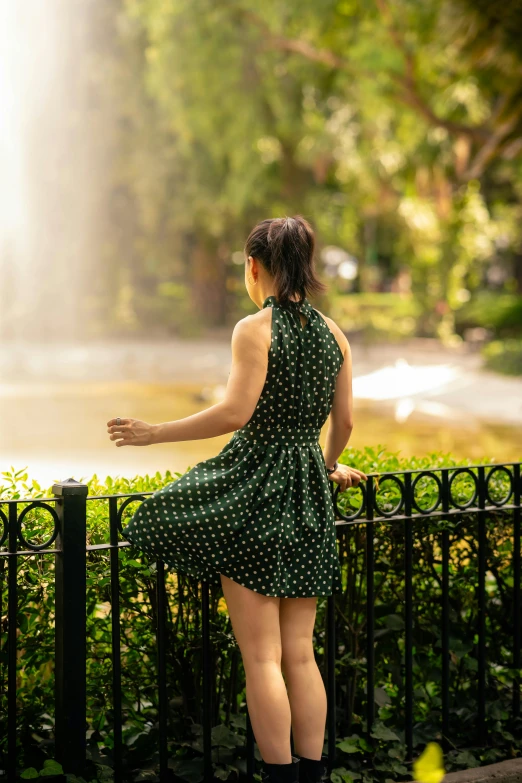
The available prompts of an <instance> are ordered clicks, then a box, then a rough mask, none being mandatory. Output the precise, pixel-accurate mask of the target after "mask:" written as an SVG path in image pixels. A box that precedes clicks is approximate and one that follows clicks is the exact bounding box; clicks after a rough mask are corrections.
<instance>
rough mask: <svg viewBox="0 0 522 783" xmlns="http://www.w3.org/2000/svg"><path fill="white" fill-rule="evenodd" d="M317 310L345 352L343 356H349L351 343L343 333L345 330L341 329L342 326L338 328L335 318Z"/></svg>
mask: <svg viewBox="0 0 522 783" xmlns="http://www.w3.org/2000/svg"><path fill="white" fill-rule="evenodd" d="M315 310H316V311H317V312H318V313H319V315H320V316H321V317H322V318H324V320H325V321H326V325H327V326H328V328H329V329H330V331H331V332H332V334H333V336H334V337H335V339H336V340H337V342H338V343H339V347H340V349H341V351H342V352H343V356H349V352H350V343H349V342H348V338H347V337H346V335H345V333H344V332H343V330H342V329H341V328H340V326H337V324H336V323H335V321H334V320H333V318H330V317H329V316H327V315H325V314H324V313H322V312H321V311H320V310H317V308H315Z"/></svg>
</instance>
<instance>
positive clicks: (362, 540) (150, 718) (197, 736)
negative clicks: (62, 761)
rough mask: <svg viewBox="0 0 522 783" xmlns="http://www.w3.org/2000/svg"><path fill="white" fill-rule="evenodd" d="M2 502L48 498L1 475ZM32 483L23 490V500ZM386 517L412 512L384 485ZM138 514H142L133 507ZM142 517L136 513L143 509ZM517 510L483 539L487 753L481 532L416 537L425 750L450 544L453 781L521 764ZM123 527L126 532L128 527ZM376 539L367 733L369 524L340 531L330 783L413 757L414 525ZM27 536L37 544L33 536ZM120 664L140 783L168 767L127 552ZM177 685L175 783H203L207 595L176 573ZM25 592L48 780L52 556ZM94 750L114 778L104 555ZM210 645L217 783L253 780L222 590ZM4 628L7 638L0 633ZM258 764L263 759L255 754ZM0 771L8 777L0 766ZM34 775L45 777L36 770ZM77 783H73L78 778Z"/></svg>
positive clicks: (23, 710) (151, 660) (21, 731)
mask: <svg viewBox="0 0 522 783" xmlns="http://www.w3.org/2000/svg"><path fill="white" fill-rule="evenodd" d="M341 461H343V462H345V463H347V464H351V465H354V466H357V467H358V468H360V469H362V470H364V471H365V472H366V473H367V474H368V473H375V472H388V471H389V472H400V471H402V470H409V469H417V468H428V467H431V468H433V469H436V468H437V467H442V466H450V465H454V464H455V463H454V461H453V460H452V459H451V457H450V456H449V455H441V454H435V453H433V454H430V455H429V456H428V457H426V458H423V459H414V460H406V459H401V458H399V457H398V456H397V454H390V453H386V452H385V451H384V450H383V449H382V448H377V449H365V450H363V451H356V450H355V449H352V448H348V449H347V450H346V451H345V453H344V454H343V457H342V458H341ZM3 475H4V477H5V479H6V482H5V486H4V487H3V488H0V496H3V497H7V496H8V497H30V496H32V497H38V496H39V497H47V496H49V495H50V494H51V493H50V491H45V492H44V491H42V489H41V488H40V487H39V485H38V484H37V483H36V482H32V484H31V485H28V484H27V483H24V482H27V474H21V473H18V474H16V475H15V474H8V473H4V474H3ZM180 475H181V474H179V473H178V474H174V475H173V474H171V473H170V472H167V473H166V474H165V475H161V474H159V473H157V474H156V475H155V476H154V477H149V476H145V477H143V478H135V479H133V480H127V479H123V478H118V479H116V480H113V479H109V480H108V481H107V483H106V484H105V485H102V484H101V483H100V482H99V481H98V479H97V477H96V476H93V478H92V479H91V480H90V481H89V482H88V483H89V494H90V495H91V496H92V495H106V494H117V493H127V492H129V493H130V492H133V493H138V492H148V491H151V490H154V489H158V488H160V487H162V486H164V485H165V484H167V483H170V482H171V481H174V480H175V479H176V477H179V476H180ZM494 478H495V480H494V481H492V482H491V486H490V494H491V496H492V497H493V498H495V499H496V500H499V499H500V498H502V497H503V496H504V495H505V494H506V492H507V490H508V488H509V486H508V482H507V478H506V475H505V474H502V473H497V474H496V475H495V477H494ZM20 485H22V488H20ZM377 486H378V495H377V500H378V503H379V505H380V506H381V508H384V509H385V510H386V509H387V510H390V509H392V508H393V507H394V506H395V504H396V503H397V502H398V501H399V500H400V497H399V492H398V488H397V487H396V485H395V484H394V483H393V482H386V481H383V482H382V483H381V485H380V486H379V481H377ZM417 489H418V491H417V492H416V500H417V502H418V503H419V505H420V507H421V508H428V507H430V506H431V504H432V503H433V501H434V499H435V482H434V481H433V479H430V478H429V477H425V478H424V479H422V480H420V481H419V482H418V487H417ZM471 489H472V482H471V478H470V476H469V475H467V474H461V475H460V476H459V477H458V478H457V479H456V480H455V482H454V484H453V493H454V496H455V497H456V498H457V499H458V500H459V502H460V503H462V504H465V502H466V500H467V499H468V498H469V495H470V492H471ZM137 502H139V501H137ZM360 502H361V490H360V489H353V490H350V491H348V492H346V493H344V494H343V495H342V497H340V499H339V504H340V506H341V507H342V508H343V510H344V511H345V512H346V513H351V511H352V510H354V509H356V508H357V507H358V505H359V504H360ZM136 507H137V506H136V505H135V504H132V506H131V507H128V509H127V510H126V515H127V514H130V513H132V511H133V510H135V509H136ZM512 515H513V512H512V511H509V510H507V509H506V510H503V509H501V508H499V509H497V510H495V511H494V512H490V513H488V516H487V520H486V526H487V535H488V539H487V541H488V543H487V595H486V613H487V638H486V646H487V650H488V659H487V672H486V677H487V679H486V681H487V728H488V737H489V742H488V743H487V744H486V745H485V746H484V747H478V746H477V744H476V725H477V715H478V704H477V685H476V673H477V667H478V641H477V636H476V628H477V618H478V599H477V591H476V584H477V519H476V516H475V515H474V514H473V513H465V512H463V513H462V514H460V515H459V516H458V517H455V516H453V517H450V518H448V519H447V520H444V521H443V520H441V519H435V518H430V517H426V518H420V519H416V520H415V524H414V576H413V589H414V596H415V606H414V631H413V635H414V651H413V677H414V749H415V754H416V755H418V753H419V752H420V751H421V750H422V748H423V747H424V746H425V744H426V743H427V742H432V741H440V740H441V739H442V738H441V688H442V684H441V668H442V667H441V601H442V596H441V549H440V547H441V533H442V531H443V530H445V531H447V535H448V537H449V546H450V646H451V653H450V654H451V661H450V724H451V734H450V740H451V743H452V748H453V750H452V751H451V752H450V753H449V754H448V755H447V759H446V762H447V763H446V766H447V767H448V770H452V769H461V768H466V767H469V766H473V765H480V764H485V763H489V762H491V761H497V760H502V759H504V758H510V757H513V756H516V755H519V754H520V753H521V751H522V740H521V739H520V738H521V736H522V726H521V725H520V719H517V720H513V719H512V717H511V698H512V688H513V678H514V671H513V669H512V668H511V666H512V649H513V623H512V618H513V602H512V587H513V565H512V560H513V530H512ZM107 520H108V501H107V500H106V499H100V500H89V502H88V543H89V544H101V543H104V542H107V541H108V522H107ZM124 524H125V522H124ZM31 525H32V529H31V535H30V538H31V540H35V539H36V540H45V538H46V537H47V535H48V534H49V530H50V519H49V515H48V513H46V512H45V511H44V510H42V509H35V510H33V511H32V512H31ZM373 527H374V553H375V577H376V586H375V595H376V602H375V625H376V627H375V691H374V694H375V696H374V698H375V705H376V723H375V725H374V727H373V730H372V732H371V735H370V736H368V734H367V731H366V729H367V727H366V725H365V714H366V691H365V688H366V676H367V671H366V653H365V645H366V624H365V623H366V604H365V591H366V560H365V553H366V525H365V523H364V520H363V521H362V522H361V524H354V525H347V526H343V528H342V529H341V530H340V531H339V551H340V556H341V562H342V566H343V583H344V586H345V590H344V592H343V594H342V595H340V596H338V597H337V600H336V620H335V622H336V628H335V633H336V716H337V743H336V744H337V749H338V759H337V761H338V766H337V768H336V770H335V775H336V776H337V777H335V776H334V777H333V778H332V780H335V781H337V783H340V781H348V780H360V781H361V783H374V782H375V783H385V781H393V780H404V779H405V776H407V775H408V774H409V773H410V769H411V763H410V762H408V761H407V760H406V748H405V693H404V681H403V666H404V633H403V631H404V546H403V542H404V523H403V522H400V521H395V520H393V519H391V518H390V519H388V520H387V521H386V523H380V522H376V523H374V525H373ZM26 535H29V534H28V533H27V532H26ZM5 560H6V558H0V569H2V570H1V571H0V580H1V585H0V586H1V601H2V605H3V606H6V601H7V585H6V578H5V569H4V566H3V565H1V564H2V563H4V564H5ZM119 564H120V602H121V626H122V636H121V653H122V677H123V681H122V691H123V740H124V746H125V747H124V759H123V760H124V772H125V779H126V780H129V781H134V780H141V779H144V778H143V775H144V774H145V773H144V772H143V770H145V769H150V770H151V771H152V769H153V768H154V767H155V765H156V764H157V747H158V704H157V688H156V642H155V633H154V628H155V623H156V600H155V581H156V563H155V562H151V561H150V560H149V559H148V558H147V556H146V555H141V554H140V553H139V552H138V551H136V550H134V549H133V548H131V547H129V548H123V549H121V550H120V553H119ZM166 582H167V591H168V627H167V640H166V644H167V682H168V688H169V693H168V698H169V755H170V758H171V765H172V767H173V769H174V770H175V772H176V774H177V776H178V779H180V780H187V781H194V783H198V781H201V780H202V740H201V731H202V727H201V704H202V687H201V686H202V683H201V671H202V641H201V633H200V621H201V612H200V601H201V590H200V587H199V584H198V583H197V582H195V581H194V580H193V579H191V578H188V577H183V576H181V575H180V576H179V578H178V577H177V576H176V574H173V573H168V574H167V579H166ZM18 584H19V585H21V586H22V589H20V590H19V593H18V599H19V605H18V626H19V628H20V635H19V637H18V649H19V655H20V657H19V663H18V693H17V702H18V715H19V719H18V720H19V723H18V751H19V758H18V761H19V763H20V764H21V765H22V768H24V769H28V768H33V769H34V770H36V771H38V770H40V769H43V768H44V764H45V761H46V760H50V759H52V757H53V752H54V736H53V725H54V715H53V703H54V702H53V699H54V692H53V691H54V669H53V662H54V655H53V647H54V557H52V556H49V555H42V554H35V555H34V556H32V557H24V558H20V560H19V567H18ZM87 590H88V600H87V617H88V638H89V646H88V656H89V657H88V669H87V689H88V690H87V698H88V715H87V718H88V726H89V728H88V732H87V737H88V749H89V759H90V762H91V764H92V765H93V767H95V768H96V769H97V773H96V774H97V776H98V778H99V779H101V778H100V775H101V776H102V777H103V778H107V779H110V777H111V774H112V770H111V765H112V761H113V759H112V748H113V725H114V715H113V707H112V681H111V678H112V658H111V603H110V563H109V551H108V550H90V551H89V553H88V583H87ZM327 606H328V599H326V598H318V602H317V622H316V629H315V636H314V647H315V653H316V658H317V661H318V664H319V666H320V668H321V670H322V671H323V673H325V672H326V657H325V649H326V633H325V629H326V615H327ZM210 618H211V622H210V635H211V644H212V651H211V657H212V667H213V671H214V673H215V682H216V685H215V688H214V694H215V698H214V713H213V715H212V726H213V729H212V738H213V762H214V764H215V769H216V776H217V777H218V778H219V779H222V780H228V779H230V780H236V779H237V772H241V773H245V772H246V755H245V736H246V711H245V686H244V672H243V667H242V661H241V656H240V654H239V649H238V647H237V644H236V642H235V638H234V635H233V633H232V628H231V624H230V620H229V617H228V614H227V611H226V604H225V602H224V599H223V596H222V592H221V587H220V586H212V587H211V591H210ZM3 630H4V631H5V629H3ZM1 642H2V644H1V648H0V664H1V666H2V671H3V672H4V673H5V672H6V670H7V669H6V664H7V645H6V634H5V633H3V635H2V639H1ZM6 706H7V705H6V693H5V689H4V690H2V692H1V693H0V738H1V739H0V761H2V760H3V759H2V756H3V754H5V752H6V725H5V720H6ZM256 757H257V759H258V760H260V755H259V752H258V750H257V747H256ZM0 766H1V764H0ZM30 774H31V775H33V774H34V773H33V772H31V773H30ZM69 783H73V782H72V781H70V782H69Z"/></svg>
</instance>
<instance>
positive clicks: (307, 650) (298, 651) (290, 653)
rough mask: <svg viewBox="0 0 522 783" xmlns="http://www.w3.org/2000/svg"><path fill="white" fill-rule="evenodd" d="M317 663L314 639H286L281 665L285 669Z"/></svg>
mask: <svg viewBox="0 0 522 783" xmlns="http://www.w3.org/2000/svg"><path fill="white" fill-rule="evenodd" d="M311 663H315V655H314V646H313V641H312V639H311V638H310V639H308V638H306V639H305V638H302V639H293V640H290V641H285V642H284V643H283V647H282V652H281V667H282V669H283V670H284V671H288V670H289V669H292V668H295V667H298V666H307V665H309V664H311Z"/></svg>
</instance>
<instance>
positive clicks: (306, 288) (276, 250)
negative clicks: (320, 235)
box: [245, 215, 327, 309]
mask: <svg viewBox="0 0 522 783" xmlns="http://www.w3.org/2000/svg"><path fill="white" fill-rule="evenodd" d="M314 248H315V237H314V232H313V230H312V227H311V225H310V224H309V223H308V221H307V220H305V219H304V217H302V216H301V215H295V216H294V217H285V218H271V219H268V220H262V221H261V223H258V224H257V226H255V227H254V228H253V229H252V231H251V232H250V234H249V236H248V239H247V241H246V243H245V254H246V256H247V258H248V256H252V257H253V258H257V259H258V261H261V263H262V264H263V266H264V267H265V269H266V270H267V271H268V272H269V273H270V274H271V275H272V276H273V278H274V287H275V297H276V300H277V303H278V304H279V305H280V306H281V307H289V308H290V309H291V308H297V307H299V305H300V304H301V303H302V302H303V300H304V298H305V296H307V294H315V293H322V292H323V291H326V288H327V287H326V285H324V283H321V281H320V280H319V279H318V278H317V277H316V275H315V270H314ZM295 294H297V295H298V296H299V300H298V301H295V302H294V301H293V300H291V299H290V298H289V297H290V296H293V295H295Z"/></svg>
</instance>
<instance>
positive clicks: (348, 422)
mask: <svg viewBox="0 0 522 783" xmlns="http://www.w3.org/2000/svg"><path fill="white" fill-rule="evenodd" d="M331 324H332V331H334V328H333V327H335V332H334V337H336V339H337V341H338V343H339V345H340V348H341V350H342V352H343V356H344V361H343V363H342V365H341V369H340V370H339V373H338V375H337V380H336V383H335V392H334V399H333V404H332V408H331V410H330V415H329V418H328V432H327V434H326V444H325V448H324V460H325V462H326V467H327V468H333V466H334V463H335V462H336V460H338V459H339V457H340V456H341V454H342V453H343V451H344V449H345V448H346V444H347V443H348V441H349V439H350V435H351V434H352V430H353V393H352V352H351V349H350V343H349V342H348V340H347V338H346V335H345V334H344V333H343V332H342V331H341V329H339V327H338V326H337V325H335V324H334V322H333V321H331ZM328 478H329V479H330V481H335V482H336V484H339V485H340V488H341V491H344V490H345V489H346V488H347V487H352V486H357V485H358V483H359V482H360V480H361V479H366V478H367V476H366V474H365V473H363V472H362V471H360V470H358V469H357V468H352V467H350V466H348V465H343V464H340V465H338V467H337V469H336V470H335V472H334V473H330V474H329V475H328Z"/></svg>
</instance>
